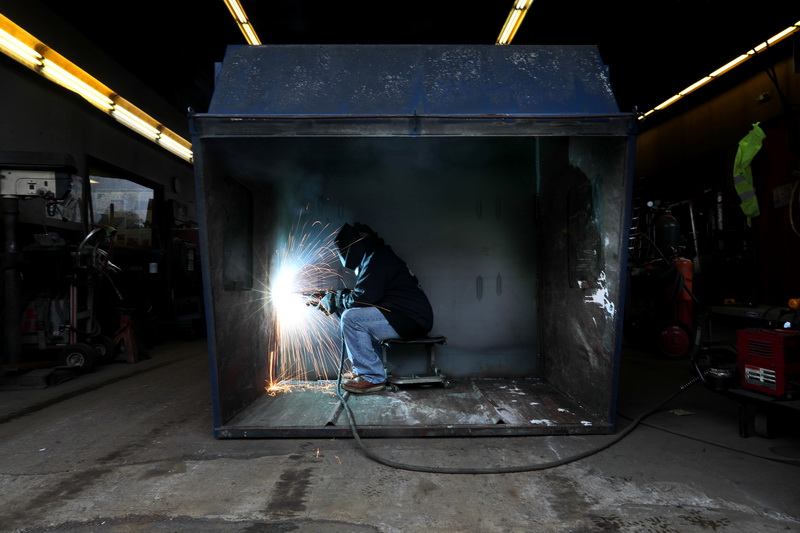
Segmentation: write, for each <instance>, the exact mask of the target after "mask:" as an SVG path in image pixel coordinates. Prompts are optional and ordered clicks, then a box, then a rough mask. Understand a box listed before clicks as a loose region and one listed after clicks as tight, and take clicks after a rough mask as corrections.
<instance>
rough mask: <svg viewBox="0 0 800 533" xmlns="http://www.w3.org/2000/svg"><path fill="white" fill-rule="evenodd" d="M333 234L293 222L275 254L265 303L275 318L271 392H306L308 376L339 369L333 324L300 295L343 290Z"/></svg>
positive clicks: (316, 225) (314, 225)
mask: <svg viewBox="0 0 800 533" xmlns="http://www.w3.org/2000/svg"><path fill="white" fill-rule="evenodd" d="M301 218H302V215H301ZM336 233H337V232H336V231H331V230H330V228H329V226H328V225H325V224H322V223H321V222H313V223H311V224H310V225H309V224H308V223H307V222H306V223H302V224H301V223H300V221H298V224H297V225H296V227H295V229H293V230H292V231H291V232H290V233H289V235H288V236H287V237H286V241H285V244H283V246H282V247H281V248H279V249H278V250H276V256H275V261H274V262H273V263H272V269H271V270H272V271H271V273H270V277H269V280H268V283H267V284H266V286H267V290H266V296H267V297H266V302H265V305H270V306H271V308H272V312H273V313H274V317H275V325H274V328H275V334H274V335H273V336H272V339H271V343H272V344H273V345H272V346H270V349H271V351H270V354H269V358H270V361H269V363H270V375H269V384H268V387H267V390H268V391H270V393H276V392H287V391H289V390H292V389H294V388H296V387H297V386H298V385H297V384H298V383H303V385H302V387H303V388H306V387H308V386H309V384H308V383H306V382H308V381H309V379H310V378H311V377H314V378H316V379H326V378H328V374H329V373H330V369H332V368H335V369H337V370H338V360H339V354H340V351H341V344H340V340H339V335H338V321H337V320H336V319H335V317H329V316H326V315H325V314H324V313H322V312H320V311H319V310H318V309H316V308H315V307H314V306H309V305H307V303H308V296H306V295H305V294H307V293H310V292H316V291H325V290H334V289H338V288H341V287H342V280H341V274H340V272H339V269H338V263H339V260H338V257H337V255H336V248H335V245H334V243H333V239H334V237H335V236H336ZM312 374H313V376H312ZM323 388H325V386H324V385H323Z"/></svg>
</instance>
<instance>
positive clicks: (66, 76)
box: [41, 58, 114, 111]
mask: <svg viewBox="0 0 800 533" xmlns="http://www.w3.org/2000/svg"><path fill="white" fill-rule="evenodd" d="M41 72H42V74H44V75H45V76H46V77H48V78H50V79H51V80H53V81H55V82H56V83H58V84H59V85H61V86H63V87H66V88H67V89H70V90H71V91H74V92H76V93H78V94H79V95H81V96H82V97H83V98H85V99H86V100H88V101H89V103H91V104H92V105H94V106H95V107H98V108H100V109H102V110H103V111H110V110H111V108H112V107H113V106H114V102H112V101H111V98H109V97H108V96H107V95H105V94H103V93H101V92H100V91H98V90H97V89H95V88H94V87H91V86H90V85H89V84H88V83H86V82H84V81H82V80H80V79H79V78H78V77H77V76H75V75H73V74H71V73H69V72H67V70H66V69H64V68H62V67H60V66H58V65H57V64H56V63H54V62H53V61H51V60H49V59H47V58H44V59H43V60H42V68H41Z"/></svg>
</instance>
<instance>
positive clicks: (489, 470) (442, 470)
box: [336, 342, 700, 475]
mask: <svg viewBox="0 0 800 533" xmlns="http://www.w3.org/2000/svg"><path fill="white" fill-rule="evenodd" d="M345 350H346V349H345V345H344V342H342V358H341V361H340V363H339V377H338V378H337V380H336V395H337V396H338V398H339V402H340V403H341V404H342V407H343V409H344V412H345V413H347V418H348V421H349V422H350V429H351V431H352V433H353V439H354V440H355V441H356V443H357V444H358V447H359V448H360V449H361V451H362V452H364V454H365V455H366V456H367V457H369V458H370V459H372V460H373V461H375V462H377V463H380V464H382V465H385V466H389V467H392V468H397V469H400V470H410V471H413V472H427V473H431V474H473V475H475V474H513V473H518V472H534V471H539V470H548V469H551V468H555V467H558V466H563V465H565V464H568V463H573V462H575V461H579V460H581V459H585V458H586V457H589V456H591V455H594V454H596V453H598V452H601V451H603V450H605V449H607V448H610V447H611V446H613V445H614V444H616V443H618V442H619V441H621V440H622V439H623V438H625V437H626V436H627V435H628V434H629V433H630V432H631V431H633V430H634V429H635V428H636V426H638V425H639V423H640V422H641V421H642V420H644V419H645V418H647V417H648V416H650V415H652V414H654V413H656V412H658V411H660V410H661V408H662V407H663V406H664V405H666V404H667V403H669V402H670V401H672V400H673V399H674V398H675V397H676V396H678V395H679V394H680V393H682V392H683V391H685V390H686V389H688V388H689V387H691V386H692V385H694V384H695V383H697V382H698V381H700V378H699V377H694V378H692V379H691V380H690V381H688V382H687V383H685V384H684V385H683V386H681V387H680V388H679V389H678V390H677V391H676V392H674V393H673V394H671V395H670V396H668V397H667V398H666V399H665V400H663V401H661V402H660V403H659V404H658V405H656V406H655V407H653V408H652V409H650V410H648V411H647V412H645V413H643V414H641V415H639V416H638V417H637V418H635V419H634V420H633V421H632V422H631V424H630V425H628V426H627V427H625V429H623V430H622V431H620V432H619V433H617V434H616V435H615V436H614V437H613V438H612V439H610V440H608V441H607V442H605V443H603V444H601V445H600V446H597V447H595V448H591V449H589V450H587V451H584V452H580V453H577V454H575V455H571V456H568V457H563V458H561V459H557V460H555V461H548V462H544V463H536V464H530V465H518V466H490V467H486V468H472V467H438V466H424V465H412V464H407V463H401V462H398V461H393V460H391V459H387V458H385V457H381V456H380V455H378V454H376V453H375V452H373V451H372V450H370V449H369V448H368V447H367V446H366V444H364V442H363V441H362V440H361V437H360V436H359V434H358V428H357V426H356V421H355V416H354V415H353V411H352V409H350V406H349V405H348V403H347V399H345V397H344V395H342V392H341V384H342V370H343V369H344V358H345Z"/></svg>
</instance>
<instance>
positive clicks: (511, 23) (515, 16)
mask: <svg viewBox="0 0 800 533" xmlns="http://www.w3.org/2000/svg"><path fill="white" fill-rule="evenodd" d="M531 4H533V0H515V1H514V5H513V6H512V7H511V12H510V13H509V14H508V18H506V23H505V24H504V25H503V29H502V30H500V36H499V37H498V38H497V43H495V44H503V45H505V44H511V41H512V40H513V39H514V35H516V33H517V30H518V29H519V26H520V24H522V20H523V19H524V18H525V14H526V13H527V12H528V8H530V7H531Z"/></svg>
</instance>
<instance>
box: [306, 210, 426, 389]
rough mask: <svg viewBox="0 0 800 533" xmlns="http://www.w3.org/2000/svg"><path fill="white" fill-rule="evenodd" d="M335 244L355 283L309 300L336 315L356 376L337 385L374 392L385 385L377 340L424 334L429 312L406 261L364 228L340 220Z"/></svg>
mask: <svg viewBox="0 0 800 533" xmlns="http://www.w3.org/2000/svg"><path fill="white" fill-rule="evenodd" d="M334 242H335V244H336V250H337V252H338V255H339V259H340V260H341V262H342V265H343V266H344V267H345V268H346V269H349V270H352V271H353V272H354V273H355V274H356V280H355V285H354V286H353V288H352V289H340V290H338V291H329V292H327V293H325V294H324V295H321V296H320V297H319V299H317V300H315V301H314V304H315V305H317V306H318V307H319V309H320V310H322V311H323V312H325V313H326V314H329V315H337V316H339V320H340V328H341V332H342V339H343V341H344V345H345V348H346V350H347V357H348V358H349V359H350V362H351V363H352V365H353V373H354V374H355V377H354V378H353V379H349V380H347V381H345V382H343V383H342V388H343V389H345V390H346V391H349V392H353V393H356V394H364V393H371V392H378V391H381V390H383V389H384V388H385V386H386V371H385V369H384V367H383V360H382V357H381V347H380V341H382V340H385V339H391V338H402V339H415V338H418V337H422V336H425V335H426V334H427V333H428V332H429V331H430V330H431V328H432V327H433V310H432V309H431V304H430V302H429V300H428V297H427V296H426V295H425V293H424V292H423V290H422V288H421V287H420V284H419V280H418V279H417V277H416V276H415V275H414V273H413V272H412V271H411V270H410V269H409V267H408V265H407V264H406V263H405V262H404V261H403V260H402V259H400V258H399V257H398V256H397V254H395V253H394V251H393V250H392V248H391V247H390V246H388V245H386V244H385V243H384V241H383V239H382V238H381V237H379V236H378V234H377V233H375V232H374V231H373V230H372V229H371V228H370V227H369V226H367V225H366V224H361V223H358V222H356V223H355V224H354V225H352V226H351V225H350V224H345V225H344V226H342V229H341V230H340V231H339V233H338V234H337V236H336V238H335V241H334Z"/></svg>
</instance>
